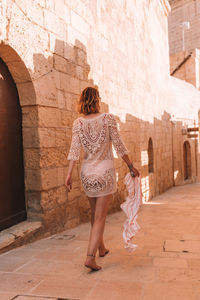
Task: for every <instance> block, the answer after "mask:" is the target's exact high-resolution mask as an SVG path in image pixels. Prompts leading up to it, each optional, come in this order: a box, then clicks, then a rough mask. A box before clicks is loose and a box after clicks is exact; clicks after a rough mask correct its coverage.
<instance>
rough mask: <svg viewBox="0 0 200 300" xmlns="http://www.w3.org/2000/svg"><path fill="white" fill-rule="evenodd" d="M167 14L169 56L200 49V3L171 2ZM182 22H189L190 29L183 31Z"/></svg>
mask: <svg viewBox="0 0 200 300" xmlns="http://www.w3.org/2000/svg"><path fill="white" fill-rule="evenodd" d="M169 2H170V5H171V13H170V14H169V48H170V54H172V53H177V52H181V51H185V50H186V51H187V50H192V49H195V48H200V1H199V0H171V1H169ZM183 22H190V28H189V29H185V30H184V42H183V27H182V23H183Z"/></svg>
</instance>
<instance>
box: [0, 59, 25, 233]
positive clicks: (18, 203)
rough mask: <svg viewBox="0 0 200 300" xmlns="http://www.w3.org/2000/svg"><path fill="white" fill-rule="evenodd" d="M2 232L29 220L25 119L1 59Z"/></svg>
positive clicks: (0, 222) (0, 159) (0, 176)
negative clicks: (24, 151) (27, 217)
mask: <svg viewBox="0 0 200 300" xmlns="http://www.w3.org/2000/svg"><path fill="white" fill-rule="evenodd" d="M0 166H1V167H0V230H2V229H5V228H8V227H10V226H12V225H14V224H16V223H18V222H20V221H23V220H25V219H26V206H25V195H24V194H25V192H24V164H23V146H22V116H21V107H20V104H19V97H18V92H17V88H16V86H15V83H14V80H13V78H12V76H11V74H10V72H9V70H8V68H7V66H6V64H5V63H4V62H3V60H2V59H0Z"/></svg>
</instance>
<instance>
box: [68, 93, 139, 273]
mask: <svg viewBox="0 0 200 300" xmlns="http://www.w3.org/2000/svg"><path fill="white" fill-rule="evenodd" d="M99 102H100V97H99V92H98V90H97V89H96V88H92V87H87V88H85V89H84V90H83V92H82V93H81V96H80V100H79V104H78V111H79V113H80V114H81V116H80V117H79V118H78V119H76V120H75V121H74V123H73V129H72V142H71V147H70V151H69V155H68V160H70V163H69V169H68V175H67V178H66V182H65V184H66V187H67V191H68V192H70V190H71V189H72V170H73V167H74V165H75V161H76V160H79V155H80V149H81V146H82V148H83V151H84V160H83V163H82V168H81V181H82V185H83V188H84V191H85V193H86V195H87V196H88V199H89V202H90V207H91V231H90V238H89V245H88V251H87V257H86V261H85V266H86V267H88V268H90V269H92V270H95V271H97V270H100V269H101V267H100V266H98V265H97V264H96V261H95V256H96V252H97V250H99V256H101V257H102V256H105V255H106V254H107V253H108V252H109V250H108V249H106V247H105V245H104V242H103V232H104V227H105V220H106V215H107V212H108V207H109V201H110V198H111V197H112V194H113V193H114V192H116V190H117V185H116V178H115V167H114V157H113V153H112V144H113V145H114V147H115V150H116V152H117V153H118V155H119V156H121V157H122V159H123V160H124V161H125V162H126V164H127V166H128V167H129V169H130V171H131V173H132V175H133V176H139V172H138V170H137V169H136V168H134V167H133V165H132V163H131V162H130V160H129V157H128V150H127V149H126V146H125V145H124V143H123V141H122V139H121V137H120V134H119V132H118V129H117V122H116V120H115V118H114V116H113V115H112V114H110V113H100V112H99V110H100V103H99Z"/></svg>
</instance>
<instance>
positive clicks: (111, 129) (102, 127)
mask: <svg viewBox="0 0 200 300" xmlns="http://www.w3.org/2000/svg"><path fill="white" fill-rule="evenodd" d="M112 143H113V145H114V147H115V150H116V152H117V154H118V155H119V156H123V155H124V154H128V150H127V148H126V146H125V145H124V143H123V141H122V139H121V137H120V134H119V132H118V129H117V122H116V120H115V117H114V116H113V115H112V114H110V113H103V114H101V115H98V116H96V117H94V118H92V119H86V118H82V117H80V118H78V119H76V120H75V121H74V124H73V129H72V142H71V147H70V151H69V154H68V158H67V159H68V160H79V156H80V149H81V146H82V148H83V151H84V160H83V163H82V168H81V181H82V185H83V188H84V191H85V193H86V195H87V196H88V197H100V196H106V195H109V194H112V193H114V192H115V191H116V189H117V185H116V177H115V167H114V157H113V152H112Z"/></svg>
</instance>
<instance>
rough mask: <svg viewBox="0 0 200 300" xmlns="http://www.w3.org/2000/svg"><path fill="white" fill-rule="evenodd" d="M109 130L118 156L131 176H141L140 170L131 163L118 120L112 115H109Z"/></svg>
mask: <svg viewBox="0 0 200 300" xmlns="http://www.w3.org/2000/svg"><path fill="white" fill-rule="evenodd" d="M109 129H110V138H111V140H112V143H113V145H114V147H115V150H116V152H117V154H118V155H119V156H121V158H122V159H123V160H124V161H125V163H126V164H127V166H128V168H129V170H130V172H131V176H133V177H136V176H139V175H140V174H139V172H138V170H137V169H136V168H135V167H134V166H133V164H132V163H131V161H130V159H129V156H128V149H127V148H126V146H125V144H124V142H123V140H122V138H121V136H120V133H119V131H118V128H117V122H116V119H115V117H114V116H113V115H112V114H109Z"/></svg>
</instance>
